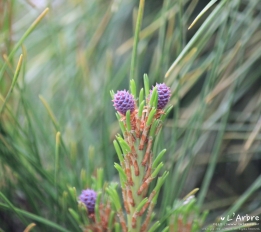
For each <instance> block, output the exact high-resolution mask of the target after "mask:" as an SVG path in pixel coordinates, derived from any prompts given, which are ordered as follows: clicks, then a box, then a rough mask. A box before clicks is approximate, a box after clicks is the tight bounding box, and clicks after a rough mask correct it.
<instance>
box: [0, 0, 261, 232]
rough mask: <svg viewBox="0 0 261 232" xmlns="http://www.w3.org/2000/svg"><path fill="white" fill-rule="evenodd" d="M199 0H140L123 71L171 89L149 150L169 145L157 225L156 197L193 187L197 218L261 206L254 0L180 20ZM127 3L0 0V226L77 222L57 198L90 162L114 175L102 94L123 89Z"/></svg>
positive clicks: (256, 210)
mask: <svg viewBox="0 0 261 232" xmlns="http://www.w3.org/2000/svg"><path fill="white" fill-rule="evenodd" d="M40 3H41V4H40ZM202 4H203V3H202V1H197V0H193V1H188V0H183V1H181V0H180V1H170V0H164V1H154V0H150V1H149V0H148V1H146V3H145V11H144V19H143V24H142V28H141V32H140V41H139V45H138V53H137V54H138V58H137V65H138V67H137V72H136V73H135V77H134V79H135V80H136V83H137V85H138V89H139V88H140V87H141V85H142V77H143V73H148V76H149V78H150V83H153V84H155V83H156V82H165V83H166V84H167V85H168V86H171V91H172V93H173V94H172V99H171V104H173V106H174V110H173V112H172V113H171V114H170V116H169V117H168V119H167V123H166V125H165V126H164V130H163V132H162V136H161V139H159V140H158V141H157V143H156V145H155V147H154V150H155V153H158V152H159V151H160V150H162V149H163V148H167V153H166V155H165V157H164V159H165V160H164V163H166V169H167V170H168V171H169V172H170V173H169V176H168V178H167V180H166V182H165V184H164V186H163V190H162V191H161V192H160V195H159V199H158V204H157V206H156V211H157V213H156V218H155V220H160V219H162V221H161V222H162V226H161V227H160V229H159V231H160V230H163V228H164V227H165V226H166V225H167V223H169V222H168V220H167V218H166V217H167V215H168V211H166V208H167V207H170V209H168V210H171V208H172V207H174V206H175V202H176V200H177V199H179V198H182V197H184V196H185V195H186V193H187V192H189V191H191V190H192V189H193V188H195V187H199V188H200V191H199V193H198V195H197V199H198V202H197V209H198V211H199V212H200V211H203V210H205V209H207V210H209V211H210V213H209V216H208V218H207V219H206V221H207V223H210V222H211V223H212V222H213V221H214V220H215V219H216V218H218V219H220V216H221V215H225V214H226V213H233V212H238V213H242V214H246V213H248V214H253V215H260V207H261V205H260V197H261V195H260V191H256V190H257V189H260V185H261V178H260V164H261V162H260V154H261V153H260V150H261V147H260V138H261V137H260V132H259V131H260V125H261V119H260V112H261V111H260V109H261V108H260V105H261V89H260V86H261V85H260V83H261V79H260V77H261V66H260V65H259V64H260V62H261V42H260V41H261V17H260V16H261V2H260V1H259V0H251V1H247V0H234V1H229V0H222V1H217V2H216V3H215V4H214V6H212V7H211V8H210V9H209V10H208V11H207V12H206V13H205V14H204V15H203V16H202V17H201V18H200V20H199V21H198V22H197V23H196V24H195V25H194V26H193V27H192V28H191V29H190V30H188V29H187V28H188V27H189V25H190V23H191V22H192V21H193V19H194V18H195V17H196V16H197V14H198V13H199V12H200V10H201V9H202V8H203V7H204V6H203V5H202ZM46 6H49V12H48V13H47V14H46V15H45V16H44V17H43V19H42V20H41V21H40V22H39V24H38V25H37V27H36V28H35V29H33V31H32V33H31V34H30V35H27V36H26V37H25V39H24V41H23V43H22V44H21V46H18V47H17V51H16V52H15V53H13V54H12V51H13V49H14V48H16V45H17V43H18V42H19V41H21V40H20V39H21V38H23V37H22V36H23V34H24V33H25V32H26V30H27V29H28V28H29V27H30V25H31V24H32V22H33V21H34V20H35V19H36V18H37V17H38V16H39V15H40V14H41V12H42V11H43V10H44V9H45V7H46ZM137 7H138V1H131V0H128V1H123V0H122V1H121V0H114V1H101V0H99V1H94V0H88V1H81V0H71V1H69V0H68V1H58V0H56V1H50V2H49V3H48V2H45V1H32V0H28V1H22V0H20V1H18V0H13V1H1V2H0V28H1V30H0V31H1V33H0V51H1V58H0V70H1V71H0V74H1V75H0V94H1V95H0V98H1V99H0V107H1V108H2V106H3V105H4V108H3V111H2V112H1V115H0V117H1V118H0V120H1V121H0V218H1V219H0V220H1V223H0V229H3V230H5V231H21V230H23V229H24V228H25V227H26V226H27V225H29V224H30V223H32V222H35V223H36V224H37V225H36V227H34V230H35V231H52V230H53V231H78V230H80V228H79V227H78V225H77V222H76V221H75V220H74V218H73V217H72V216H71V214H70V213H69V211H68V208H71V209H74V210H76V208H77V204H76V202H75V197H76V196H78V195H79V193H80V190H81V189H85V188H87V187H91V185H92V183H93V181H92V176H94V177H95V176H96V175H97V172H96V170H97V168H103V169H104V173H105V181H107V182H111V181H118V177H117V174H116V170H115V168H114V165H113V164H114V162H115V161H116V160H117V155H116V153H115V151H114V147H113V144H112V140H113V138H114V136H115V134H116V133H117V132H118V131H119V127H118V124H117V119H116V116H115V114H114V109H113V107H112V102H111V97H110V93H109V91H110V90H111V89H113V90H114V91H116V90H117V89H124V88H125V89H128V85H129V73H130V63H131V51H132V46H133V31H134V28H135V26H134V25H135V22H136V17H137ZM21 53H22V54H23V62H22V66H21V70H20V74H19V76H18V81H17V83H16V85H15V86H14V89H13V91H12V92H11V91H9V90H10V88H11V83H12V79H13V77H14V73H15V69H16V66H17V62H18V58H19V56H20V54H21ZM10 54H12V55H13V57H12V58H11V59H8V58H7V57H8V56H9V55H10ZM174 61H176V62H175V63H174V66H172V67H173V68H171V70H170V72H169V73H168V77H167V78H166V79H165V74H166V72H167V71H168V69H169V68H170V67H171V65H172V64H173V62H174ZM8 91H9V93H10V94H9V96H10V97H8V99H7V100H8V101H5V99H6V96H7V95H8ZM4 102H5V103H4ZM1 108H0V109H1ZM58 131H59V132H60V133H61V134H60V137H59V133H58V134H57V132H58ZM58 147H59V149H58ZM72 186H74V187H75V188H76V189H77V193H76V192H75V191H76V190H75V189H74V188H72ZM246 202H248V204H245V203H246Z"/></svg>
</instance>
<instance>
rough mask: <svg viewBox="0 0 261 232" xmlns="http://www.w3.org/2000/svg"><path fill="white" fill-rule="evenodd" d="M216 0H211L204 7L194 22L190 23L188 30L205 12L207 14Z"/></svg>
mask: <svg viewBox="0 0 261 232" xmlns="http://www.w3.org/2000/svg"><path fill="white" fill-rule="evenodd" d="M216 2H217V0H212V1H210V2H209V3H208V4H207V5H206V6H205V7H204V9H203V10H202V11H201V12H200V13H199V14H198V16H197V17H196V18H195V19H194V20H193V22H192V23H191V24H190V26H189V28H188V30H189V29H190V28H192V27H193V26H194V25H195V24H196V22H197V21H198V20H199V19H200V18H201V17H202V16H203V14H205V13H206V12H207V11H208V9H209V8H210V7H212V6H213V5H214V4H215V3H216Z"/></svg>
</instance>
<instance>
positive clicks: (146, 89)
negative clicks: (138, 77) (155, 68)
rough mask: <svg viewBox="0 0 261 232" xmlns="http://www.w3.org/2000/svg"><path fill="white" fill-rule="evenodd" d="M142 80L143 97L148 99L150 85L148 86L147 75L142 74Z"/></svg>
mask: <svg viewBox="0 0 261 232" xmlns="http://www.w3.org/2000/svg"><path fill="white" fill-rule="evenodd" d="M143 80H144V88H145V96H146V97H148V96H149V94H150V84H149V77H148V75H147V74H144V76H143Z"/></svg>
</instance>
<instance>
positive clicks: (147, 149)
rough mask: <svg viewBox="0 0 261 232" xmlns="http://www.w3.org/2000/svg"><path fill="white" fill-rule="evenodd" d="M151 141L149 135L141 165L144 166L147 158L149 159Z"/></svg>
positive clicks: (151, 138)
mask: <svg viewBox="0 0 261 232" xmlns="http://www.w3.org/2000/svg"><path fill="white" fill-rule="evenodd" d="M152 142H153V137H151V136H150V138H149V142H148V146H147V148H146V152H145V155H144V158H143V160H142V162H141V164H142V166H145V165H146V163H147V161H148V159H149V154H150V152H151V147H152Z"/></svg>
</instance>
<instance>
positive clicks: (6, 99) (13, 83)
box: [0, 54, 23, 117]
mask: <svg viewBox="0 0 261 232" xmlns="http://www.w3.org/2000/svg"><path fill="white" fill-rule="evenodd" d="M22 61H23V54H21V55H20V57H19V60H18V64H17V66H16V70H15V73H14V77H13V80H12V84H11V87H10V89H9V91H8V93H7V95H6V97H5V100H4V103H3V105H2V107H1V109H0V117H1V115H2V113H3V110H4V108H5V105H6V103H7V101H8V99H9V97H10V95H11V93H12V91H13V89H14V86H15V84H16V82H17V78H18V76H19V72H20V69H21V66H22Z"/></svg>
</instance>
